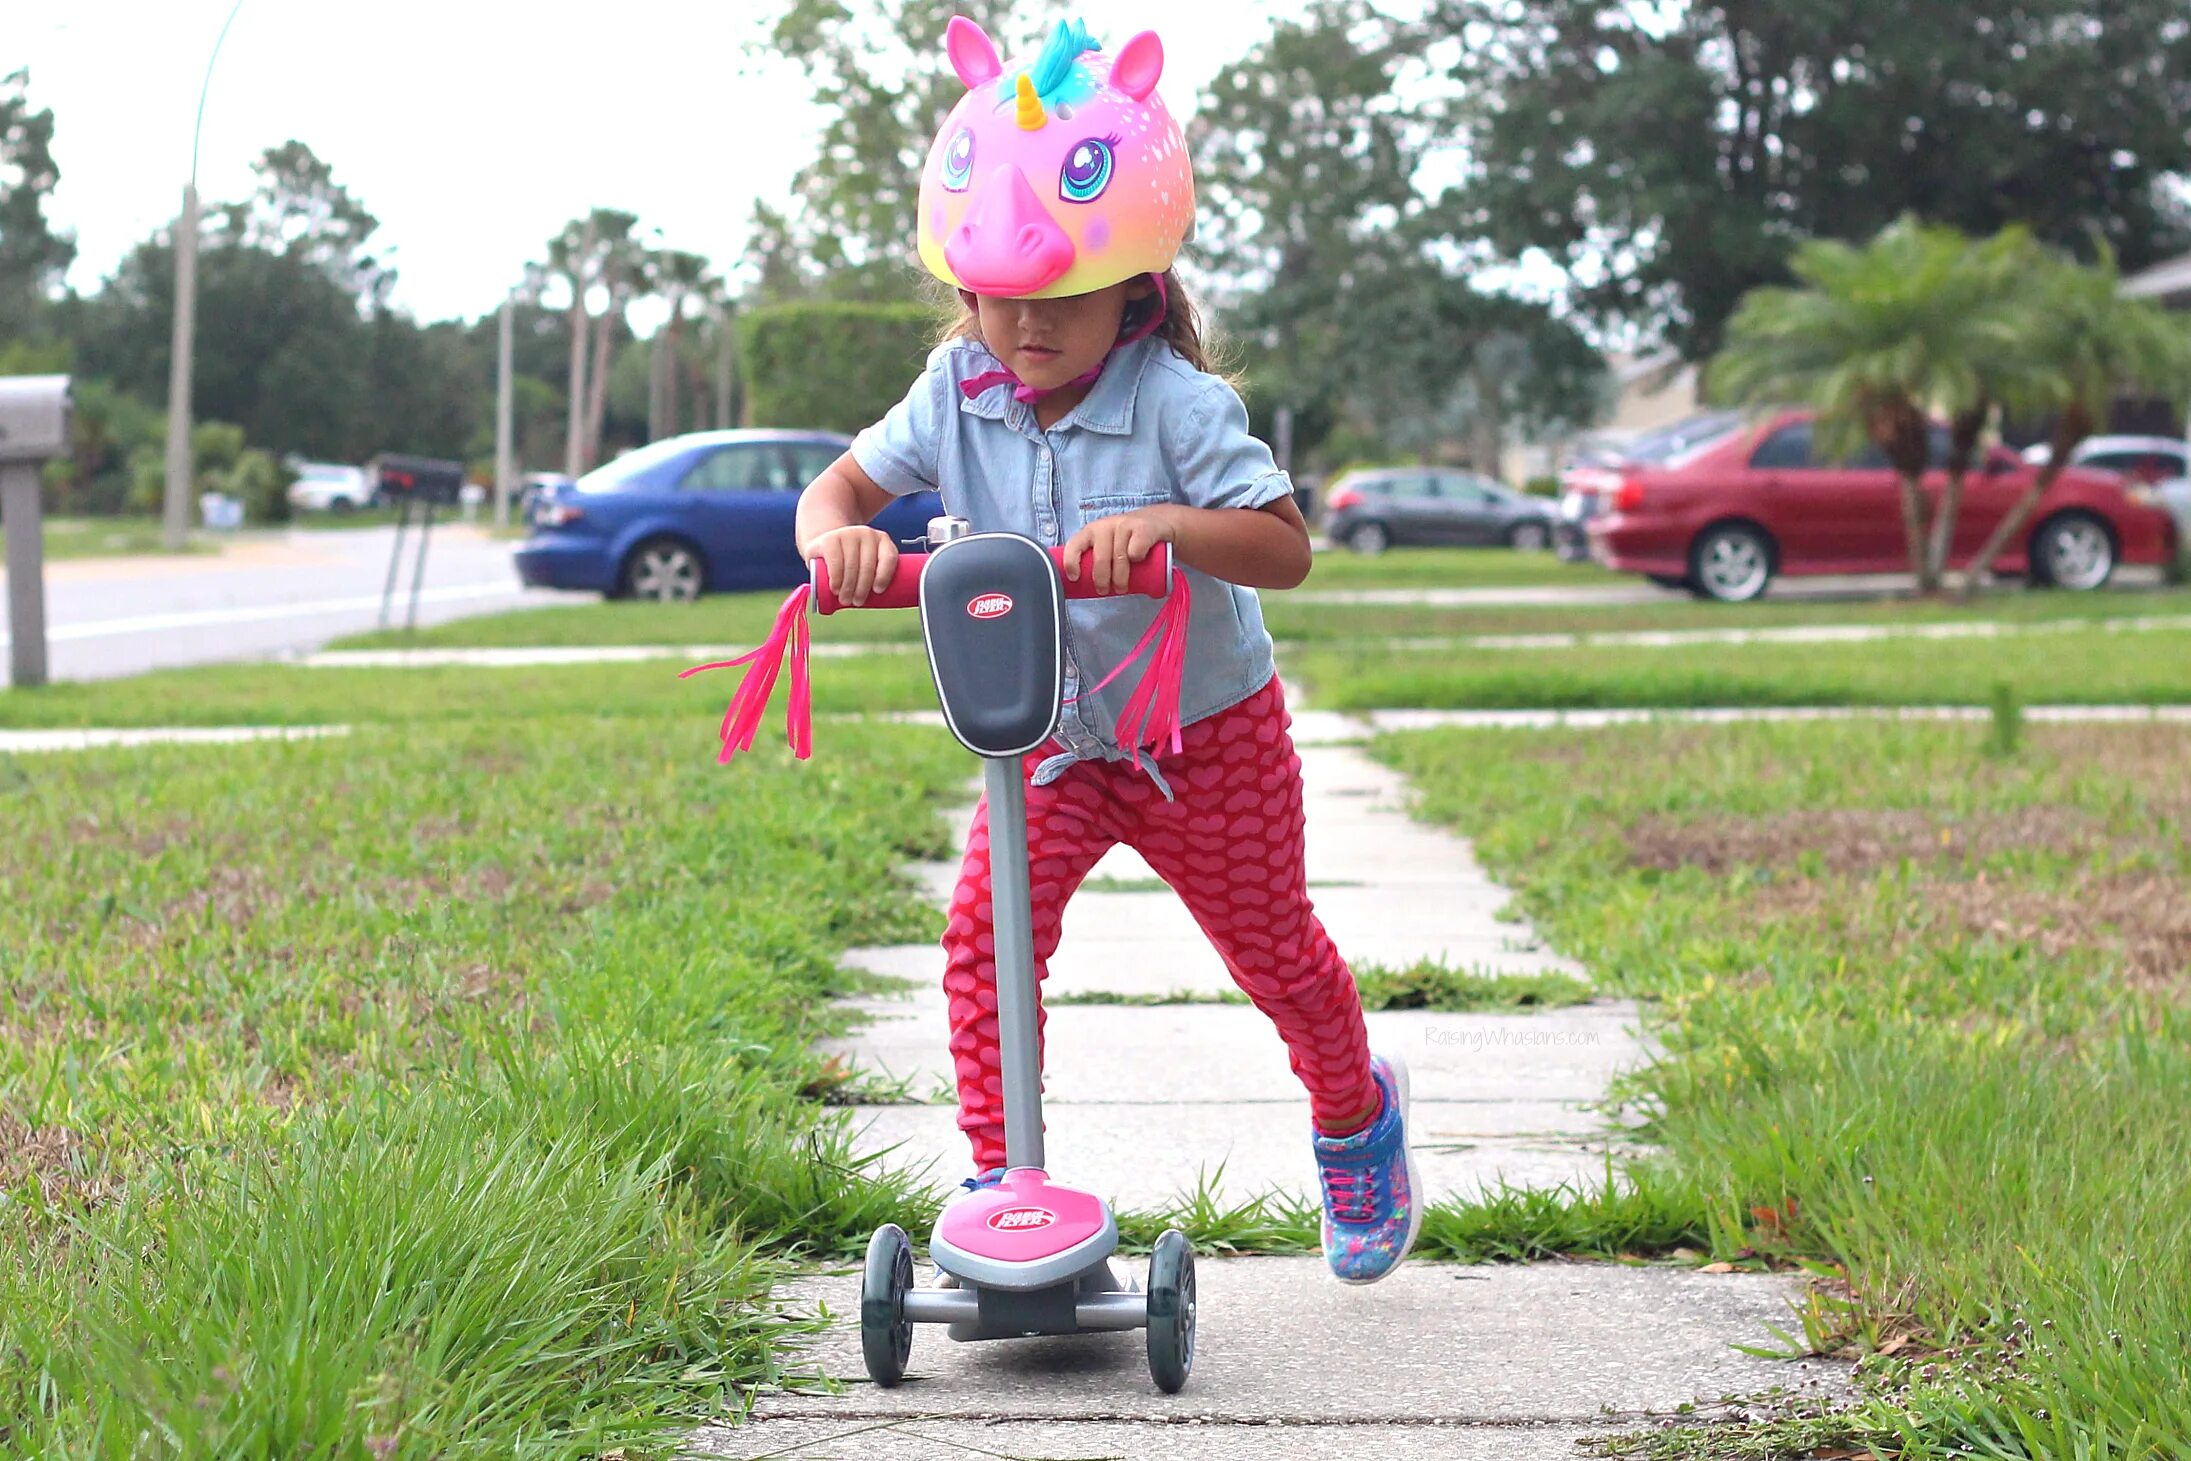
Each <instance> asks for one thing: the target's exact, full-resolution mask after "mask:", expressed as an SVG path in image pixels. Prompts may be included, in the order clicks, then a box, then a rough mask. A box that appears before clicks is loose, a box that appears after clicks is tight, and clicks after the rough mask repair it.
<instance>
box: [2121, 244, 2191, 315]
mask: <svg viewBox="0 0 2191 1461" xmlns="http://www.w3.org/2000/svg"><path fill="white" fill-rule="evenodd" d="M2123 293H2125V294H2134V295H2141V296H2144V297H2146V298H2151V299H2159V300H2161V301H2163V302H2164V303H2167V304H2191V254H2185V255H2183V256H2182V257H2181V258H2176V259H2163V260H2162V261H2161V262H2160V263H2158V264H2155V265H2153V266H2152V267H2150V268H2147V269H2141V270H2139V271H2138V272H2137V273H2135V274H2132V275H2131V276H2130V277H2129V278H2127V279H2125V280H2123Z"/></svg>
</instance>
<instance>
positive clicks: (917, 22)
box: [753, 0, 1036, 300]
mask: <svg viewBox="0 0 2191 1461" xmlns="http://www.w3.org/2000/svg"><path fill="white" fill-rule="evenodd" d="M1035 13H1036V11H1035V8H1034V7H1033V6H1031V5H1029V4H1027V3H1025V0H789V3H787V4H785V5H784V6H783V8H782V9H781V11H780V12H778V13H777V16H776V19H775V21H774V23H773V24H772V25H770V27H769V30H768V33H767V37H766V39H765V40H763V41H760V42H759V43H757V44H756V45H755V46H754V48H753V49H754V50H755V51H756V52H757V53H758V54H760V55H763V56H765V57H766V58H767V59H768V60H769V61H770V62H771V63H772V64H782V63H786V62H788V63H789V64H791V65H794V66H797V67H800V68H801V69H803V70H804V71H805V72H806V74H807V75H808V76H809V77H811V78H812V79H813V83H814V85H813V91H814V95H815V97H816V98H817V99H818V100H819V101H820V102H821V103H822V104H823V106H825V107H826V108H828V111H829V116H828V120H827V121H826V122H825V123H824V124H823V128H822V144H821V149H820V151H819V152H818V153H817V155H816V156H815V159H814V161H812V162H811V163H809V164H807V166H806V167H805V168H804V169H802V170H801V171H800V173H799V177H798V182H797V187H796V190H797V192H798V195H799V197H800V198H801V199H802V200H804V208H803V209H802V211H801V212H800V213H799V214H797V215H788V214H784V213H781V212H778V211H776V210H772V209H766V208H765V207H764V209H763V210H760V211H758V212H757V214H756V219H755V223H756V230H755V231H756V235H757V239H756V241H757V243H762V244H764V245H765V248H766V251H767V260H766V262H765V263H764V267H763V270H762V276H763V277H762V284H763V290H762V297H763V298H764V299H776V298H787V297H792V296H791V294H789V293H777V292H775V291H778V290H783V289H785V287H786V286H788V285H792V284H794V283H799V284H801V285H802V286H803V287H801V288H799V289H798V291H797V292H799V293H805V292H807V288H814V287H818V288H820V290H821V292H824V293H828V294H832V295H836V296H839V297H847V298H854V297H856V298H868V299H884V300H893V299H903V298H904V297H905V295H906V291H907V288H908V285H909V284H910V283H911V282H912V280H913V279H914V278H915V277H916V275H915V270H914V264H913V260H914V246H913V245H914V236H915V225H916V221H917V211H918V210H917V206H916V205H917V204H918V203H919V201H920V175H921V166H922V164H923V163H924V162H925V161H926V160H927V156H928V146H929V142H930V140H931V139H932V138H933V137H934V136H935V132H936V128H937V127H938V126H939V125H941V124H942V122H943V119H944V117H945V116H946V115H947V114H948V113H949V112H950V110H951V108H952V107H953V106H956V105H957V104H958V99H959V98H960V97H961V96H962V95H964V94H965V91H966V88H965V86H964V84H963V83H961V82H960V81H959V79H958V77H957V76H956V75H955V74H954V73H953V72H952V70H951V67H950V64H949V62H948V61H947V60H946V58H945V56H944V51H943V31H944V27H945V26H946V25H947V24H949V23H950V20H951V17H952V16H954V15H961V14H963V15H966V16H968V17H969V18H971V19H973V20H975V21H978V22H979V23H980V24H981V26H982V28H983V29H985V30H987V31H988V32H989V33H990V34H991V35H992V36H995V37H996V38H997V41H998V44H999V46H1000V48H1002V49H1004V50H1007V51H1009V50H1011V49H1012V46H1011V44H1010V38H1011V37H1014V36H1017V35H1022V34H1028V33H1030V32H1031V30H1032V22H1031V19H1030V17H1031V16H1033V15H1034V14H1035Z"/></svg>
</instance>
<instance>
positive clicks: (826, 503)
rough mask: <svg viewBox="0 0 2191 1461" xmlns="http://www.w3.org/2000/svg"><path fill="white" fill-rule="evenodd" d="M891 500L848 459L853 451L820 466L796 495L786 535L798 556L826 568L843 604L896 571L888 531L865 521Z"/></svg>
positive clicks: (862, 597)
mask: <svg viewBox="0 0 2191 1461" xmlns="http://www.w3.org/2000/svg"><path fill="white" fill-rule="evenodd" d="M893 500H894V499H893V498H892V497H891V495H890V494H889V493H887V492H885V491H883V489H882V488H880V487H878V486H877V485H875V479H874V478H872V477H870V476H868V475H867V473H866V472H864V471H862V470H861V468H860V464H859V463H858V462H856V461H854V460H852V453H850V452H846V453H845V454H844V455H843V456H840V457H838V458H837V460H836V461H834V462H832V463H830V464H829V466H828V467H826V468H824V469H823V471H822V474H821V475H820V476H819V477H816V478H815V479H814V480H813V481H812V482H809V483H808V484H807V488H806V490H805V491H804V492H802V493H800V494H799V514H798V516H797V517H796V518H794V519H793V521H792V529H791V535H792V538H793V540H794V541H795V542H797V543H798V545H799V558H800V560H801V561H802V562H808V561H811V560H813V559H816V558H819V559H821V560H822V563H823V564H824V566H826V567H827V569H828V571H829V586H830V587H831V588H832V589H834V590H835V591H836V594H837V597H838V598H840V599H842V600H844V601H845V602H846V603H848V604H854V605H858V604H864V603H866V602H867V596H868V595H869V594H870V593H873V592H874V591H875V590H876V589H879V588H882V587H884V586H885V585H887V584H888V583H889V582H890V576H891V574H892V573H894V572H896V571H897V567H898V545H897V544H896V543H895V542H893V541H892V540H891V537H890V535H889V534H888V533H886V532H883V531H881V530H880V529H877V528H871V527H869V526H868V524H869V523H870V522H872V521H874V518H875V515H876V514H877V513H879V512H881V511H882V510H883V509H884V508H886V507H888V506H889V505H890V504H891V502H892V501H893Z"/></svg>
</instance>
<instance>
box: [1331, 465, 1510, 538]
mask: <svg viewBox="0 0 2191 1461" xmlns="http://www.w3.org/2000/svg"><path fill="white" fill-rule="evenodd" d="M1324 536H1325V537H1327V538H1329V539H1331V541H1332V542H1334V543H1343V544H1345V545H1346V546H1347V547H1349V548H1352V549H1353V550H1354V551H1355V552H1357V553H1382V552H1383V551H1384V550H1385V549H1387V548H1390V547H1394V546H1397V545H1399V544H1406V543H1425V544H1429V543H1438V544H1461V545H1471V546H1476V547H1497V546H1503V547H1508V548H1522V549H1526V550H1529V551H1532V552H1537V551H1542V550H1543V549H1546V548H1549V547H1551V546H1552V504H1551V502H1549V501H1548V500H1546V499H1545V498H1542V497H1530V496H1528V495H1526V494H1524V493H1520V492H1516V491H1515V490H1514V489H1513V488H1511V487H1507V486H1504V485H1503V484H1501V483H1498V482H1494V481H1492V480H1491V479H1490V478H1488V477H1479V476H1477V475H1476V474H1475V473H1473V472H1464V471H1461V470H1460V469H1458V468H1455V467H1378V468H1375V469H1373V470H1369V471H1361V472H1348V473H1347V474H1346V475H1344V476H1342V477H1340V478H1339V479H1338V480H1337V481H1335V482H1333V483H1332V484H1331V495H1330V496H1329V497H1328V498H1327V499H1326V500H1325V505H1324Z"/></svg>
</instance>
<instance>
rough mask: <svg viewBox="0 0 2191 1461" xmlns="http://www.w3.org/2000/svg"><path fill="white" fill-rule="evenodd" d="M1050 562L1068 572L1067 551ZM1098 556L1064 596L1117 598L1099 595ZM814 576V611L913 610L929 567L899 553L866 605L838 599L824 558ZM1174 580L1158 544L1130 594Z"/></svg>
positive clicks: (1083, 562)
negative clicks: (895, 561) (1097, 589)
mask: <svg viewBox="0 0 2191 1461" xmlns="http://www.w3.org/2000/svg"><path fill="white" fill-rule="evenodd" d="M1049 551H1050V561H1051V562H1053V563H1055V564H1057V565H1058V572H1059V575H1060V577H1062V576H1063V574H1064V570H1065V550H1064V549H1063V548H1052V549H1050V550H1049ZM1094 563H1095V554H1094V552H1093V551H1090V552H1087V553H1083V554H1082V555H1081V558H1080V577H1079V578H1077V579H1072V578H1066V579H1064V584H1065V597H1067V598H1069V599H1099V598H1116V597H1118V596H1119V594H1118V593H1117V592H1113V593H1110V594H1099V593H1097V592H1096V587H1095V576H1094V574H1095V570H1094V566H1093V565H1094ZM808 566H809V568H810V570H811V571H812V574H813V582H814V612H816V613H817V614H834V613H836V612H837V611H838V610H839V609H852V608H860V609H912V608H918V607H919V606H920V601H921V587H920V585H921V570H923V569H924V568H926V567H927V566H928V555H927V554H926V553H900V554H899V555H898V566H897V567H896V568H895V569H893V570H891V574H890V582H888V583H887V584H884V585H883V586H882V587H881V588H880V589H877V590H876V591H875V592H874V593H871V594H869V595H868V596H867V602H866V603H864V604H848V603H846V602H845V601H844V600H842V599H840V598H838V597H837V592H836V590H835V589H833V588H831V587H830V585H829V569H828V566H827V565H826V564H824V563H823V562H822V560H821V559H819V558H816V559H813V560H812V561H811V562H810V564H809V565H808ZM1171 581H1172V545H1171V544H1169V543H1162V544H1159V545H1158V547H1157V551H1155V552H1153V553H1151V554H1150V555H1149V556H1148V557H1146V558H1144V559H1142V560H1141V561H1140V562H1139V563H1136V564H1135V565H1134V566H1133V568H1132V570H1131V571H1130V572H1129V573H1128V574H1127V577H1126V587H1125V589H1124V592H1125V593H1127V594H1140V595H1141V596H1142V597H1144V598H1151V599H1160V598H1163V597H1164V595H1165V594H1166V593H1168V592H1169V591H1170V588H1171Z"/></svg>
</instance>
